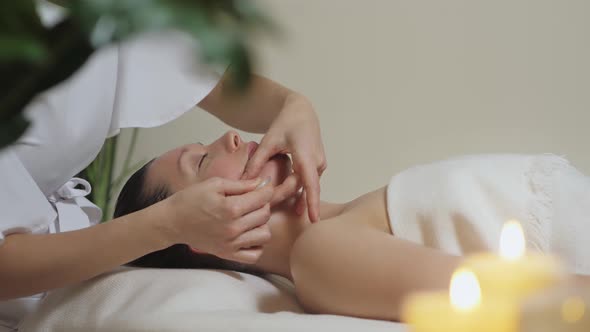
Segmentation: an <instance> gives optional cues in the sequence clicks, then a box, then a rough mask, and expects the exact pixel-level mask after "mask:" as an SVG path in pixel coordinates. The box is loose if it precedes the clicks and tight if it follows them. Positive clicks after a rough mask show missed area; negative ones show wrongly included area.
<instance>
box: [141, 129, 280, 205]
mask: <svg viewBox="0 0 590 332" xmlns="http://www.w3.org/2000/svg"><path fill="white" fill-rule="evenodd" d="M257 147H258V143H256V142H243V141H242V139H241V138H240V135H239V134H238V133H236V132H235V131H228V132H227V133H225V134H224V135H223V136H221V137H220V138H218V139H217V140H216V141H214V142H213V143H211V144H209V145H202V144H200V143H195V144H187V145H184V146H181V147H178V148H176V149H174V150H171V151H168V152H166V153H164V154H163V155H161V156H160V157H158V158H157V159H155V160H154V161H153V163H152V165H151V166H150V167H149V169H148V171H147V174H146V176H147V185H148V186H149V187H151V186H155V185H164V186H166V188H167V190H168V191H169V192H170V193H174V192H177V191H179V190H182V189H183V188H185V187H187V186H189V185H191V184H194V183H198V182H202V181H204V180H206V179H209V178H213V177H220V178H225V179H231V180H239V179H240V178H241V177H242V174H243V173H244V169H245V167H246V163H247V162H248V160H249V159H250V158H251V157H252V155H253V154H254V151H256V148H257ZM290 173H291V160H290V159H289V157H288V156H286V155H284V154H278V155H276V156H274V157H272V158H271V159H270V160H269V161H268V162H267V163H266V164H265V165H264V167H263V168H262V171H261V173H260V175H259V177H260V178H263V179H264V178H266V177H271V179H272V181H271V184H272V185H275V186H276V185H278V184H281V183H282V182H283V181H284V180H285V178H286V177H287V176H288V175H289V174H290Z"/></svg>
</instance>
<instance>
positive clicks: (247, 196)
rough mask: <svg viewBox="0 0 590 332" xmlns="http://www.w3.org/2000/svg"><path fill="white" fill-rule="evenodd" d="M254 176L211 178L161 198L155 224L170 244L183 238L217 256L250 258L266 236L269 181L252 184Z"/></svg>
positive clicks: (249, 260) (239, 259)
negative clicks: (162, 210) (162, 211)
mask: <svg viewBox="0 0 590 332" xmlns="http://www.w3.org/2000/svg"><path fill="white" fill-rule="evenodd" d="M260 182H261V180H260V179H256V180H240V181H232V180H227V179H222V178H212V179H208V180H207V181H204V182H201V183H198V184H195V185H192V186H190V187H188V188H186V189H184V190H182V191H179V192H176V193H175V194H174V195H172V196H171V197H169V198H168V199H166V200H164V201H163V202H162V203H164V204H167V207H166V211H167V212H166V214H167V215H168V216H169V219H167V220H163V223H162V224H160V227H163V229H164V231H165V232H167V233H168V238H169V239H170V243H171V244H175V243H186V244H188V245H189V246H191V247H194V248H198V250H199V251H203V252H206V253H210V254H213V255H215V256H218V257H220V258H224V259H229V260H233V261H237V262H241V263H246V264H253V263H255V262H256V261H257V260H258V258H259V257H260V255H261V254H262V247H261V246H262V245H264V244H265V243H267V242H268V241H269V240H270V229H269V227H268V225H267V224H266V223H267V222H268V220H269V218H270V201H271V198H272V196H273V189H272V186H264V187H262V188H260V189H256V187H257V186H258V185H259V183H260Z"/></svg>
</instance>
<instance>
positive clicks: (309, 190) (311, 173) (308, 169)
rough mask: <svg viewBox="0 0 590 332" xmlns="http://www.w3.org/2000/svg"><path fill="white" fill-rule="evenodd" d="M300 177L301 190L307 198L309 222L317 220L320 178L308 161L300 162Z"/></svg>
mask: <svg viewBox="0 0 590 332" xmlns="http://www.w3.org/2000/svg"><path fill="white" fill-rule="evenodd" d="M299 169H300V173H301V174H300V176H301V178H302V179H301V180H302V182H303V190H304V191H305V193H306V196H307V211H308V214H309V219H310V220H311V222H316V221H318V220H319V215H320V214H319V210H320V178H319V176H318V173H317V170H316V168H315V165H313V163H311V162H309V161H305V162H301V161H300V167H299Z"/></svg>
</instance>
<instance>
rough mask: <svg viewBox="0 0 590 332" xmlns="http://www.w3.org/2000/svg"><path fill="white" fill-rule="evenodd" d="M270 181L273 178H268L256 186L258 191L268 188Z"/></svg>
mask: <svg viewBox="0 0 590 332" xmlns="http://www.w3.org/2000/svg"><path fill="white" fill-rule="evenodd" d="M270 180H272V179H271V177H270V176H267V177H266V178H265V179H264V180H263V181H262V182H260V184H259V185H258V186H256V189H260V188H262V187H264V186H266V185H267V184H269V183H270Z"/></svg>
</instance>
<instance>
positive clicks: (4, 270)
mask: <svg viewBox="0 0 590 332" xmlns="http://www.w3.org/2000/svg"><path fill="white" fill-rule="evenodd" d="M157 220H165V218H164V213H163V211H162V208H161V205H160V207H158V206H154V208H153V209H147V210H143V211H138V212H136V213H133V214H129V215H127V216H124V217H121V218H117V219H114V220H112V221H109V222H107V223H103V224H99V225H97V226H94V227H90V228H86V229H82V230H78V231H72V232H65V233H58V234H44V235H34V234H14V235H10V236H7V237H6V239H5V241H4V243H3V244H2V245H0V271H1V273H0V285H1V287H0V301H2V300H6V299H11V298H16V297H21V296H27V295H32V294H36V293H39V292H43V291H46V290H49V289H54V288H58V287H63V286H67V285H70V284H73V283H75V282H80V281H83V280H87V279H90V278H92V277H94V276H96V275H98V274H100V273H103V272H105V271H109V270H111V269H113V268H115V267H117V266H119V265H122V264H125V263H127V262H129V261H131V260H133V259H135V258H138V257H140V256H142V255H144V254H146V253H149V252H151V251H155V250H159V249H164V248H166V247H167V246H169V245H170V244H169V243H166V242H165V241H164V240H163V239H165V238H166V237H165V236H163V235H162V234H160V231H161V229H159V228H158V226H157V225H158V222H156V221H157Z"/></svg>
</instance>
